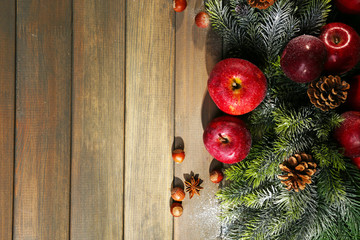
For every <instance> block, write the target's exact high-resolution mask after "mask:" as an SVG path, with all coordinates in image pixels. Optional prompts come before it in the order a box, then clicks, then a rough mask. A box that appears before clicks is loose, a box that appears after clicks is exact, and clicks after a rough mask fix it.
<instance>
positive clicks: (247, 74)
mask: <svg viewBox="0 0 360 240" xmlns="http://www.w3.org/2000/svg"><path fill="white" fill-rule="evenodd" d="M208 90H209V94H210V97H211V98H212V100H213V101H214V103H215V104H216V105H217V106H218V108H219V109H220V110H222V111H223V112H225V113H228V114H231V115H241V114H245V113H248V112H250V111H252V110H254V109H255V108H256V107H257V106H258V105H259V104H260V103H261V102H262V100H264V98H265V95H266V90H267V82H266V78H265V75H264V74H263V73H262V71H261V70H260V69H259V68H258V67H257V66H255V65H254V64H252V63H251V62H248V61H246V60H243V59H238V58H228V59H225V60H222V61H220V62H219V63H217V64H216V65H215V67H214V68H213V70H212V71H211V73H210V77H209V80H208Z"/></svg>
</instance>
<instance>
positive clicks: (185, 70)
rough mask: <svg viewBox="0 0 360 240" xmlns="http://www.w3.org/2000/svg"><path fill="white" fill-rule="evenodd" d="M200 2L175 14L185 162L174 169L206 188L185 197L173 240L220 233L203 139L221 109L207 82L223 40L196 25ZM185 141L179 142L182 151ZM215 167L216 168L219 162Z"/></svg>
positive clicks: (179, 133)
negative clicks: (194, 176)
mask: <svg viewBox="0 0 360 240" xmlns="http://www.w3.org/2000/svg"><path fill="white" fill-rule="evenodd" d="M203 2H204V1H202V0H196V1H188V6H187V8H186V10H185V11H184V12H182V13H179V14H176V80H175V82H176V85H175V90H176V92H175V96H176V98H175V136H176V137H177V139H181V140H182V142H183V143H182V144H180V145H183V146H182V147H184V151H185V155H186V157H185V160H184V161H183V162H182V163H181V164H176V165H175V177H176V178H177V179H181V180H182V181H184V180H185V179H184V174H190V173H191V172H194V174H199V178H200V179H202V180H203V183H202V184H201V186H202V187H204V189H203V190H201V191H200V197H199V196H197V195H195V196H194V197H193V198H192V199H191V200H190V199H189V195H188V194H187V195H186V198H185V200H184V201H183V208H184V213H183V215H182V216H181V217H179V218H175V219H174V239H176V240H177V239H179V240H182V239H187V240H202V239H204V240H205V239H206V240H207V239H216V238H217V237H218V236H219V234H220V224H219V219H218V214H219V207H218V205H217V201H216V199H215V193H216V192H217V191H218V186H219V185H217V184H214V183H212V182H211V181H210V180H209V171H210V169H211V168H213V167H214V163H216V162H212V160H213V158H212V157H211V156H210V154H209V153H208V152H207V151H206V149H205V147H204V144H203V140H202V135H203V130H204V128H205V127H206V126H207V124H208V123H209V122H210V121H211V119H213V118H214V116H216V115H217V114H219V111H218V110H217V108H216V106H215V105H214V103H213V102H212V100H211V98H210V97H209V95H208V93H207V80H208V75H209V73H210V71H211V70H212V68H213V66H214V65H215V64H216V63H217V62H218V61H219V60H220V57H221V41H220V39H219V38H218V37H217V36H216V35H215V33H214V32H212V31H211V30H210V28H208V29H200V28H198V27H197V26H196V25H195V22H194V18H195V16H196V14H197V13H198V12H200V11H203V10H204V5H203ZM179 143H181V141H176V142H175V147H178V146H177V145H179ZM215 165H216V164H215Z"/></svg>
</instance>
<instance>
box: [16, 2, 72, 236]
mask: <svg viewBox="0 0 360 240" xmlns="http://www.w3.org/2000/svg"><path fill="white" fill-rule="evenodd" d="M16 54H17V65H16V73H17V74H16V75H17V79H16V134H15V140H16V145H15V176H14V178H15V188H14V226H13V231H14V236H13V237H14V239H19V240H20V239H21V240H23V239H67V238H68V237H69V212H70V211H69V194H70V139H71V135H70V123H71V122H70V119H71V106H70V103H71V0H52V1H49V0H31V1H29V0H19V1H18V2H17V49H16Z"/></svg>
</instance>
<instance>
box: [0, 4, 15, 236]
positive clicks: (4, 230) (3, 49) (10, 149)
mask: <svg viewBox="0 0 360 240" xmlns="http://www.w3.org/2000/svg"><path fill="white" fill-rule="evenodd" d="M0 56H1V57H0V239H5V240H6V239H11V238H12V220H13V217H12V213H13V212H12V210H13V176H14V174H13V172H14V115H15V114H14V110H15V2H13V1H0Z"/></svg>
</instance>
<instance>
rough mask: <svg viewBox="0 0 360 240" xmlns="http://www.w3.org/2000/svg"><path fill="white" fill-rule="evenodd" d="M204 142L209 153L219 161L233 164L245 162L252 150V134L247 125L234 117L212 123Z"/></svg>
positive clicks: (219, 118) (223, 118)
mask: <svg viewBox="0 0 360 240" xmlns="http://www.w3.org/2000/svg"><path fill="white" fill-rule="evenodd" d="M203 140H204V144H205V148H206V149H207V151H208V152H209V153H210V154H211V155H212V156H213V157H214V158H215V159H217V160H218V161H220V162H223V163H227V164H232V163H236V162H240V161H241V160H243V159H244V158H245V157H246V156H247V155H248V154H249V151H250V148H251V134H250V131H249V130H248V129H247V128H246V125H245V123H244V122H243V121H242V120H240V119H238V118H236V117H233V116H222V117H218V118H215V119H214V120H213V121H211V122H210V124H209V125H208V127H207V128H206V129H205V131H204V135H203Z"/></svg>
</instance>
